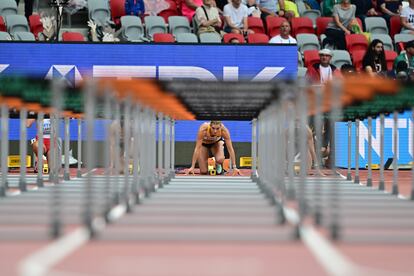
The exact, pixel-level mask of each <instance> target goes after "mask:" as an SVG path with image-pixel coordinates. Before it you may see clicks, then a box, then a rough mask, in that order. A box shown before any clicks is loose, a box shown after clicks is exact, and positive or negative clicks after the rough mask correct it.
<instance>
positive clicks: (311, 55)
mask: <svg viewBox="0 0 414 276" xmlns="http://www.w3.org/2000/svg"><path fill="white" fill-rule="evenodd" d="M303 59H304V61H305V67H309V66H311V65H312V64H314V63H317V62H319V61H320V60H321V59H320V58H319V51H318V50H306V51H304V52H303Z"/></svg>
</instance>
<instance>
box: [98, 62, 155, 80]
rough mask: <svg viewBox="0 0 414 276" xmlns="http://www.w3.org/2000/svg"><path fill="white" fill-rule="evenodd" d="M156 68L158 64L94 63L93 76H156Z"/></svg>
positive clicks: (128, 77) (124, 77)
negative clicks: (123, 64) (122, 64)
mask: <svg viewBox="0 0 414 276" xmlns="http://www.w3.org/2000/svg"><path fill="white" fill-rule="evenodd" d="M156 70H157V68H156V66H121V65H119V66H117V65H94V66H93V76H94V77H97V78H109V77H115V78H119V79H131V78H154V77H155V76H156Z"/></svg>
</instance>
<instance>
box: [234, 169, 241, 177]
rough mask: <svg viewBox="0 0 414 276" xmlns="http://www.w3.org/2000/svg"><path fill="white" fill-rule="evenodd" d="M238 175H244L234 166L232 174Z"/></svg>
mask: <svg viewBox="0 0 414 276" xmlns="http://www.w3.org/2000/svg"><path fill="white" fill-rule="evenodd" d="M236 175H240V176H242V174H241V172H240V170H239V169H238V168H233V173H232V176H236Z"/></svg>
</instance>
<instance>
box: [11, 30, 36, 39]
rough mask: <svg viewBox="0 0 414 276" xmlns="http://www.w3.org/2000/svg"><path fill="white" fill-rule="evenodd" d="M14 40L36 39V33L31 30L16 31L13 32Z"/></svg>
mask: <svg viewBox="0 0 414 276" xmlns="http://www.w3.org/2000/svg"><path fill="white" fill-rule="evenodd" d="M13 40H20V41H36V39H35V36H34V34H32V33H31V32H15V33H14V34H13Z"/></svg>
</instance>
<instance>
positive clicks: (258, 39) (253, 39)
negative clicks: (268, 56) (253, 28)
mask: <svg viewBox="0 0 414 276" xmlns="http://www.w3.org/2000/svg"><path fill="white" fill-rule="evenodd" d="M247 41H248V42H249V43H260V44H267V43H269V37H268V36H267V35H266V34H259V33H255V34H249V35H247Z"/></svg>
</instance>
